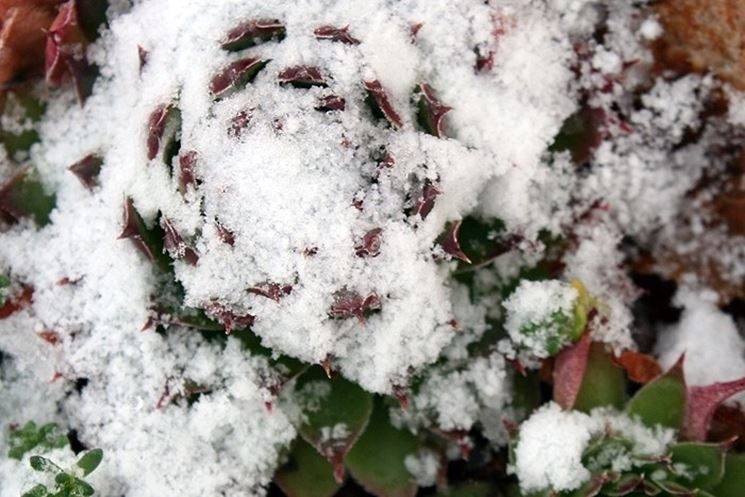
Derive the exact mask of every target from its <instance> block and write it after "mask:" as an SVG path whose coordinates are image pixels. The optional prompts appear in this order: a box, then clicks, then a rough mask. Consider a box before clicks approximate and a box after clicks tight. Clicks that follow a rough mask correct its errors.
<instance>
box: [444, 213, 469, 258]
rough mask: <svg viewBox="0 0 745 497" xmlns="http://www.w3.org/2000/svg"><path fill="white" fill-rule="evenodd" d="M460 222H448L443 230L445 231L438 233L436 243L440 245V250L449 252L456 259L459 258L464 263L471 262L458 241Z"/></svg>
mask: <svg viewBox="0 0 745 497" xmlns="http://www.w3.org/2000/svg"><path fill="white" fill-rule="evenodd" d="M461 224H462V221H456V222H454V223H450V225H449V226H448V228H447V229H446V230H445V233H443V234H442V235H440V237H439V238H438V239H437V243H438V244H439V245H440V247H442V250H444V251H445V253H446V254H450V255H451V256H453V257H455V258H456V259H460V260H461V261H463V262H465V263H466V264H471V259H469V258H468V256H467V255H466V254H465V252H463V249H461V247H460V242H459V241H458V234H459V232H460V227H461Z"/></svg>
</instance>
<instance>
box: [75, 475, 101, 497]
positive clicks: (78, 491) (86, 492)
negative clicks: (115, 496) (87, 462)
mask: <svg viewBox="0 0 745 497" xmlns="http://www.w3.org/2000/svg"><path fill="white" fill-rule="evenodd" d="M73 486H74V487H75V490H74V492H75V493H71V497H72V496H75V497H77V496H78V495H80V496H81V497H88V496H90V495H93V494H95V493H96V491H95V490H94V488H93V487H91V486H90V484H89V483H88V482H86V481H83V480H81V479H80V478H75V480H74V481H73Z"/></svg>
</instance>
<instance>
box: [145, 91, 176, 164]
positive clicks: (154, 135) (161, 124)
mask: <svg viewBox="0 0 745 497" xmlns="http://www.w3.org/2000/svg"><path fill="white" fill-rule="evenodd" d="M170 110H171V105H170V104H168V105H166V104H162V105H159V106H158V107H157V108H156V109H155V110H154V111H153V112H152V113H150V117H149V118H148V120H147V159H148V160H152V159H154V158H155V156H156V155H158V150H160V145H161V141H162V140H163V133H165V131H166V123H167V122H168V114H169V112H170Z"/></svg>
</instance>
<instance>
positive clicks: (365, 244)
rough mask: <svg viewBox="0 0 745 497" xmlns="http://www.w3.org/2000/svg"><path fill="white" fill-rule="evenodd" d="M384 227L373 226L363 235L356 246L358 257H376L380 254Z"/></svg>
mask: <svg viewBox="0 0 745 497" xmlns="http://www.w3.org/2000/svg"><path fill="white" fill-rule="evenodd" d="M382 234H383V228H373V229H371V230H370V231H368V232H367V233H365V235H364V236H363V237H362V239H361V240H360V241H359V243H358V244H357V246H356V247H355V248H354V251H355V254H357V257H376V256H378V254H380V238H381V236H382Z"/></svg>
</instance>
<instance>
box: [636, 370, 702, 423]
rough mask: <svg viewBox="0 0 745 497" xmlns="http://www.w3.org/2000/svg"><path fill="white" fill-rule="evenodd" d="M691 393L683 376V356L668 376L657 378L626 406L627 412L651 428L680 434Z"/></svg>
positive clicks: (667, 373) (637, 393)
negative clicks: (670, 430)
mask: <svg viewBox="0 0 745 497" xmlns="http://www.w3.org/2000/svg"><path fill="white" fill-rule="evenodd" d="M686 397H687V389H686V383H685V376H684V374H683V356H681V358H680V359H679V360H678V362H677V363H675V365H674V366H673V367H672V368H671V369H670V370H669V371H668V372H666V373H665V374H663V375H662V376H659V377H657V378H655V379H654V380H652V381H650V382H649V383H647V384H646V385H644V386H643V387H642V388H641V390H639V391H638V392H636V394H635V395H634V397H633V398H632V399H631V400H630V401H629V403H628V404H627V405H626V412H628V413H629V414H630V415H632V416H638V417H639V419H640V420H641V421H642V422H643V423H644V424H645V425H646V426H649V427H653V426H655V425H662V426H664V427H667V428H672V429H674V430H678V429H680V428H681V427H682V426H683V421H684V418H685V414H686V404H687V402H686Z"/></svg>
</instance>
